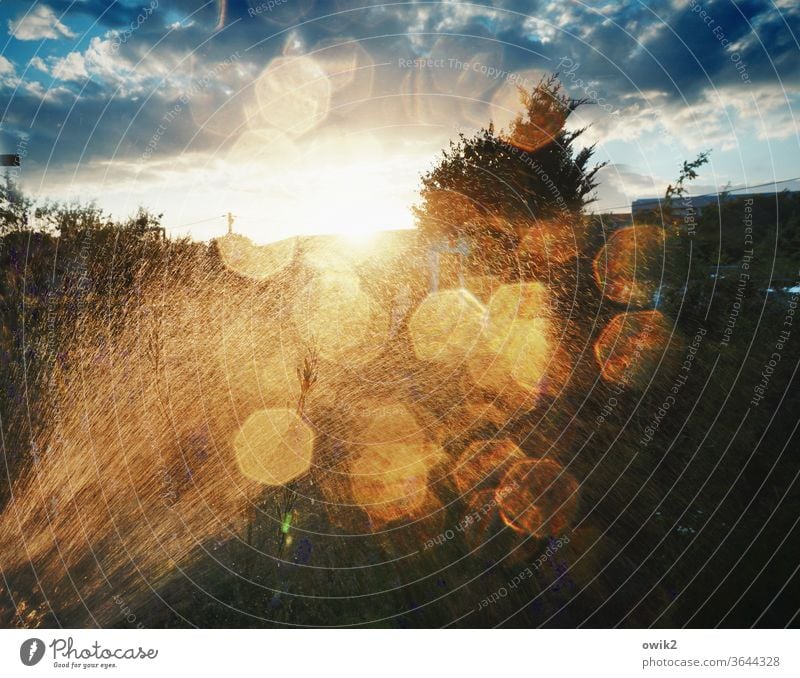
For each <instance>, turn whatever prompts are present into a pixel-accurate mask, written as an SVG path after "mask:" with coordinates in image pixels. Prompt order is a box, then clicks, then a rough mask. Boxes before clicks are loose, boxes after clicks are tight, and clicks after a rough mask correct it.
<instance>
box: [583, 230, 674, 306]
mask: <svg viewBox="0 0 800 678" xmlns="http://www.w3.org/2000/svg"><path fill="white" fill-rule="evenodd" d="M665 247H666V233H665V231H664V229H663V228H661V227H659V226H630V227H628V228H622V229H620V230H618V231H616V232H615V233H613V234H612V235H611V237H610V238H609V239H608V242H607V243H606V244H605V245H604V246H603V247H602V248H601V249H600V251H599V252H598V253H597V256H596V257H595V259H594V264H593V268H594V278H595V281H596V282H597V285H598V286H599V287H600V289H601V290H602V291H603V294H604V295H605V296H607V297H608V298H609V299H611V300H612V301H615V302H617V303H619V304H625V305H630V306H633V307H637V308H641V307H646V306H651V305H652V304H653V301H654V298H655V296H656V293H657V291H658V289H659V287H660V282H659V281H660V280H661V279H662V277H663V269H664V264H665V261H664V258H665V254H666V250H665Z"/></svg>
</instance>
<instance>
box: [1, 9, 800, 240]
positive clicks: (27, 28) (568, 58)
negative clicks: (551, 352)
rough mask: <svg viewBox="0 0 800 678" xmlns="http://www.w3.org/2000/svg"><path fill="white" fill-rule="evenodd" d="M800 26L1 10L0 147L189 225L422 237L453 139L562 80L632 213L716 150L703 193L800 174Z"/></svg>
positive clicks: (656, 15)
mask: <svg viewBox="0 0 800 678" xmlns="http://www.w3.org/2000/svg"><path fill="white" fill-rule="evenodd" d="M799 28H800V7H799V6H798V4H797V3H796V2H794V0H778V1H777V2H767V1H758V2H756V1H754V0H749V1H746V2H738V3H732V2H729V1H728V0H714V1H708V2H700V1H699V0H672V1H666V0H665V1H659V2H655V1H650V2H628V3H617V2H611V1H607V2H603V1H589V0H587V2H583V3H582V2H573V1H571V0H563V1H560V2H556V1H552V2H539V1H537V0H529V1H527V2H523V1H522V0H518V1H514V0H510V1H503V2H495V3H492V4H491V5H484V4H479V3H475V4H472V3H463V2H444V3H441V2H396V3H387V4H381V3H378V2H364V1H363V0H329V1H328V2H314V1H313V0H285V1H284V2H280V1H278V0H263V1H261V0H258V1H257V0H238V1H236V0H228V1H227V2H223V1H222V0H213V1H211V2H207V3H203V2H202V0H195V1H192V2H189V1H188V0H172V1H170V0H137V1H135V2H130V1H128V0H125V1H118V2H111V1H110V0H109V1H108V2H106V1H103V2H99V1H95V0H83V1H78V0H76V1H74V2H69V1H67V0H48V1H46V2H32V3H28V2H24V1H14V2H9V1H3V2H0V33H2V38H0V89H2V95H1V96H0V111H2V127H1V128H0V151H1V152H4V153H13V152H22V153H23V154H24V156H25V157H24V161H23V167H22V170H21V172H20V180H21V181H22V183H23V184H24V186H25V187H26V189H27V190H28V191H29V192H30V193H31V194H33V195H34V196H35V197H36V198H37V199H39V200H44V199H45V198H47V197H51V198H58V199H67V198H78V199H81V200H91V199H95V200H97V201H98V203H99V204H100V205H101V206H103V207H104V208H106V209H107V210H108V211H110V212H112V213H113V214H115V215H117V216H124V215H125V214H128V213H131V212H133V211H135V209H136V207H137V206H138V205H139V204H143V205H146V206H148V207H151V208H153V209H154V210H156V211H160V212H164V215H165V216H164V221H165V224H166V225H167V226H168V227H169V228H170V232H171V233H174V234H182V233H190V234H191V235H194V236H196V237H202V238H206V237H212V236H214V235H218V234H220V233H222V232H224V221H223V220H222V219H221V218H220V216H221V215H222V214H223V213H225V212H227V211H229V210H230V211H233V212H234V213H236V214H237V215H238V222H237V227H238V228H239V229H240V230H241V231H242V232H245V233H247V234H248V235H251V236H253V237H254V238H256V239H258V240H261V241H266V240H272V239H276V238H279V237H283V236H285V235H291V234H294V233H297V232H328V231H339V230H354V231H356V232H359V231H362V230H363V231H368V230H370V229H374V228H380V227H400V226H407V225H410V224H411V217H410V214H409V212H408V206H409V205H410V204H411V203H413V202H414V200H415V191H416V189H417V187H418V185H419V175H420V173H421V172H423V171H425V170H426V169H428V168H429V167H430V166H431V165H432V163H433V162H434V161H435V158H436V156H437V154H438V152H439V149H441V148H442V147H444V146H445V145H446V143H447V141H448V140H449V139H450V138H452V137H453V136H455V135H456V134H457V133H458V131H460V130H464V131H470V130H474V129H476V128H478V127H480V126H481V125H485V124H486V123H488V122H489V120H494V121H495V122H496V123H497V124H498V125H500V126H503V125H505V124H507V123H508V121H509V120H510V119H511V118H512V117H513V115H514V113H515V111H516V108H517V102H516V98H517V93H516V85H517V84H526V83H533V82H535V81H536V79H538V77H540V76H541V75H542V74H543V73H546V72H550V71H555V70H559V71H561V72H562V79H563V80H564V83H565V85H566V86H567V88H568V89H569V91H570V92H571V93H572V94H573V95H574V96H576V97H578V96H581V97H588V98H589V99H591V100H593V101H594V102H595V103H594V105H587V106H585V107H583V108H582V109H580V110H579V111H578V112H577V113H576V114H575V116H574V118H573V119H572V120H571V121H570V124H571V125H575V126H583V125H589V127H588V129H587V131H586V133H585V135H584V137H583V138H584V139H585V140H586V142H587V143H595V144H596V158H597V160H598V161H607V162H608V163H609V164H608V166H607V167H606V168H605V169H604V170H603V171H602V173H601V180H602V184H601V187H600V189H599V190H598V202H597V203H596V206H595V208H596V209H602V208H608V207H615V208H621V209H624V206H625V205H627V204H629V203H630V201H631V200H632V199H634V198H637V197H644V196H649V195H656V194H660V193H662V192H663V189H664V186H665V185H666V183H667V182H668V181H670V180H671V179H673V178H674V176H675V175H676V173H677V168H678V166H679V165H680V162H681V161H682V160H683V159H685V158H692V157H694V156H695V155H696V154H697V153H698V152H700V151H702V150H705V149H709V148H710V149H713V150H712V162H711V163H710V164H709V166H708V167H707V168H706V169H705V171H704V172H703V174H702V176H701V177H700V179H699V180H698V182H697V183H696V185H695V188H694V190H695V192H697V193H701V192H706V191H710V190H714V189H716V188H718V187H721V186H724V185H725V184H727V183H728V182H730V183H731V184H732V185H733V186H741V185H754V184H761V183H764V182H768V181H773V180H781V179H787V178H794V177H797V176H800V162H798V158H800V153H799V152H798V151H800V148H798V146H799V145H800V141H799V140H798V131H797V124H796V119H795V114H794V111H795V108H796V106H797V104H798V100H799V98H800V78H799V77H798V75H799V74H800V44H799V43H798V39H800V31H799V30H798V29H799ZM793 187H796V185H793ZM196 222H200V223H196Z"/></svg>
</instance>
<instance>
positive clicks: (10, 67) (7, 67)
mask: <svg viewBox="0 0 800 678" xmlns="http://www.w3.org/2000/svg"><path fill="white" fill-rule="evenodd" d="M0 75H14V64H12V63H11V62H10V61H9V60H8V59H6V58H5V57H4V56H3V55H2V54H0Z"/></svg>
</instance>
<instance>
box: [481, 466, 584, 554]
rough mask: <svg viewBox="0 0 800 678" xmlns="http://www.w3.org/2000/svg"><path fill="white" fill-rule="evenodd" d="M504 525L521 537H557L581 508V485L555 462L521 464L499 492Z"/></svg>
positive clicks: (504, 480) (510, 471)
mask: <svg viewBox="0 0 800 678" xmlns="http://www.w3.org/2000/svg"><path fill="white" fill-rule="evenodd" d="M495 499H496V501H497V503H498V504H499V505H500V514H501V516H502V518H503V521H504V522H505V524H506V525H508V526H509V527H510V528H511V529H513V530H515V531H516V532H519V533H521V534H532V535H534V536H536V537H539V538H544V537H548V536H551V535H552V536H557V535H559V534H561V533H562V532H563V531H564V530H565V529H567V528H568V527H569V525H570V524H571V523H572V520H573V519H574V517H575V513H576V511H577V508H578V482H577V481H576V480H575V478H574V477H572V475H570V474H569V473H568V472H567V471H565V470H564V467H563V466H561V464H559V463H558V462H557V461H555V460H553V459H545V458H540V459H528V460H526V461H521V462H518V463H516V464H514V466H512V467H511V469H510V470H509V471H508V473H506V475H505V476H504V478H503V480H502V482H501V483H500V485H499V486H498V487H497V489H496V490H495Z"/></svg>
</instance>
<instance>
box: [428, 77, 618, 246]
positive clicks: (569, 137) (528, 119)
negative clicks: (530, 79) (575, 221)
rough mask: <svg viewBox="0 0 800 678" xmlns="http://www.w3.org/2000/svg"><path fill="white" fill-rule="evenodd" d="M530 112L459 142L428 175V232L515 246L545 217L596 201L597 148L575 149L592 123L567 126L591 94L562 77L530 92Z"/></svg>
mask: <svg viewBox="0 0 800 678" xmlns="http://www.w3.org/2000/svg"><path fill="white" fill-rule="evenodd" d="M520 98H521V101H522V103H523V104H524V115H518V116H517V118H516V119H515V120H514V122H513V123H512V124H511V127H510V129H509V130H508V132H504V131H500V132H496V131H495V128H494V124H489V126H488V127H486V128H482V129H481V130H480V131H479V132H477V133H476V134H475V135H474V136H473V137H471V138H467V137H465V136H464V135H463V134H460V135H459V138H458V140H457V141H451V142H450V146H449V148H448V149H447V150H445V151H443V152H442V154H443V157H442V159H441V161H440V162H439V164H438V165H437V166H436V167H435V168H434V169H432V170H431V171H429V172H428V173H427V174H425V175H424V176H423V177H422V189H421V191H420V195H421V204H420V205H419V206H418V207H416V208H415V213H416V217H417V221H418V225H419V227H420V230H421V231H422V232H423V233H424V234H426V235H428V236H430V237H433V238H441V237H443V236H444V237H450V238H455V237H459V236H467V237H470V238H473V239H479V240H482V241H485V240H486V239H487V236H488V238H490V239H491V240H494V241H495V242H494V244H495V245H496V244H500V245H501V246H502V247H503V248H504V249H511V248H513V247H514V246H515V245H516V244H517V243H518V241H519V238H520V237H522V236H523V235H524V233H525V231H526V230H527V229H530V228H531V227H532V226H534V225H535V224H536V222H537V221H538V220H542V219H545V220H550V219H562V220H567V219H570V218H573V217H575V216H577V215H578V214H579V213H580V212H581V210H582V209H583V207H584V206H585V205H586V204H588V203H589V202H591V201H592V200H591V199H589V198H588V196H589V194H590V193H591V192H592V191H593V190H594V188H595V187H596V186H597V181H596V175H597V172H598V170H599V169H600V168H601V167H602V166H603V165H602V164H600V165H595V166H594V167H591V168H590V167H589V162H590V159H591V157H592V154H593V152H594V147H591V146H590V147H588V148H583V149H581V150H580V151H578V152H577V153H575V152H574V149H573V145H574V143H575V141H576V140H577V139H578V138H579V137H580V136H581V134H583V132H584V131H585V128H581V129H576V130H567V129H566V127H565V125H566V121H567V118H568V117H569V115H570V114H571V113H572V112H573V111H574V110H575V109H577V108H578V107H579V106H581V105H583V104H585V103H587V102H586V100H584V99H573V98H571V97H569V96H568V95H567V94H566V93H565V92H564V90H563V87H562V85H561V82H560V81H559V80H558V76H557V74H553V75H550V76H548V77H544V78H542V80H541V81H540V82H539V83H538V84H537V85H536V87H534V88H533V90H532V91H530V92H527V91H525V90H524V89H522V88H520Z"/></svg>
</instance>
